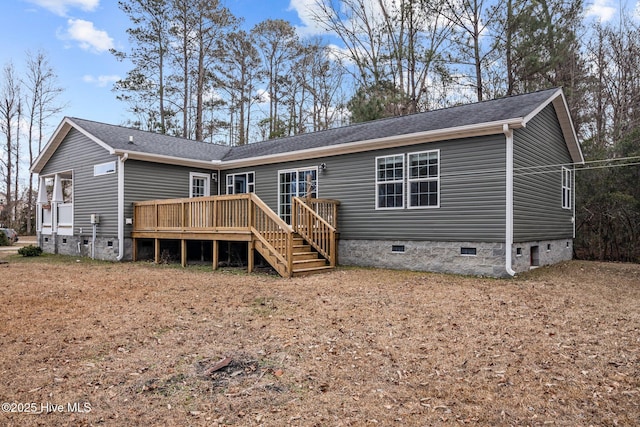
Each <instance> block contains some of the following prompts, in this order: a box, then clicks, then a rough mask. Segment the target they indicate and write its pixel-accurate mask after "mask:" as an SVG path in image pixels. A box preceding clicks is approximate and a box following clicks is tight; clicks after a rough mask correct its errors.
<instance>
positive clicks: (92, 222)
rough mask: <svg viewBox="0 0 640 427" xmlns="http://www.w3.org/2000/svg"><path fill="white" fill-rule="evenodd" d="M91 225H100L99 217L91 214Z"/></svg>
mask: <svg viewBox="0 0 640 427" xmlns="http://www.w3.org/2000/svg"><path fill="white" fill-rule="evenodd" d="M90 222H91V224H100V215H98V214H91V221H90Z"/></svg>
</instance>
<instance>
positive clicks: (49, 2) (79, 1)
mask: <svg viewBox="0 0 640 427" xmlns="http://www.w3.org/2000/svg"><path fill="white" fill-rule="evenodd" d="M27 1H28V2H29V3H33V4H35V5H37V6H40V7H43V8H45V9H47V10H48V11H50V12H53V13H55V14H56V15H60V16H65V15H66V14H67V11H68V10H69V9H72V8H78V9H81V10H84V11H86V12H91V11H94V10H95V9H96V8H97V7H98V4H100V0H27Z"/></svg>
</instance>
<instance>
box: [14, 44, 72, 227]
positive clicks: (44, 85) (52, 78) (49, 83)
mask: <svg viewBox="0 0 640 427" xmlns="http://www.w3.org/2000/svg"><path fill="white" fill-rule="evenodd" d="M57 80H58V76H57V75H56V73H55V71H54V70H53V68H52V67H51V65H50V63H49V59H48V58H47V55H46V54H45V53H44V52H43V51H38V52H36V53H31V52H27V54H26V71H25V75H24V77H23V79H22V86H23V88H24V91H25V104H26V106H25V115H26V121H27V145H28V150H29V164H33V161H34V160H35V157H36V156H37V155H38V154H39V153H40V151H42V145H43V142H44V132H45V126H46V123H47V121H48V120H49V119H50V118H51V117H52V116H54V115H56V114H59V113H60V112H61V111H62V110H63V108H64V107H65V105H64V104H62V103H59V102H58V98H59V97H60V95H62V92H63V91H64V89H62V88H61V87H60V86H59V85H58V82H57ZM36 143H37V149H36V147H35V146H34V145H36ZM33 193H34V188H33V174H31V173H30V174H29V188H28V190H27V206H26V207H27V209H26V214H27V230H26V231H27V234H31V233H32V231H33V230H32V228H33V223H32V217H33V209H34V205H33V200H34V197H33V195H34V194H33Z"/></svg>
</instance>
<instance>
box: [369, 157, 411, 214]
mask: <svg viewBox="0 0 640 427" xmlns="http://www.w3.org/2000/svg"><path fill="white" fill-rule="evenodd" d="M389 157H402V174H403V177H402V180H394V181H380V180H379V179H378V160H379V159H386V158H389ZM405 157H406V156H405V155H404V153H400V154H389V155H387V156H377V157H376V159H375V163H374V173H375V177H376V185H375V193H376V197H375V209H376V210H377V211H389V210H400V209H404V208H405V190H406V180H405V176H404V175H405V173H406V171H405V163H406V158H405ZM380 184H402V203H401V206H392V207H380V206H379V204H378V202H379V197H378V186H379V185H380Z"/></svg>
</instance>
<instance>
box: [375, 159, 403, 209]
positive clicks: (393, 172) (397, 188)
mask: <svg viewBox="0 0 640 427" xmlns="http://www.w3.org/2000/svg"><path fill="white" fill-rule="evenodd" d="M403 207H404V154H400V155H395V156H385V157H376V209H402V208H403Z"/></svg>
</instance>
